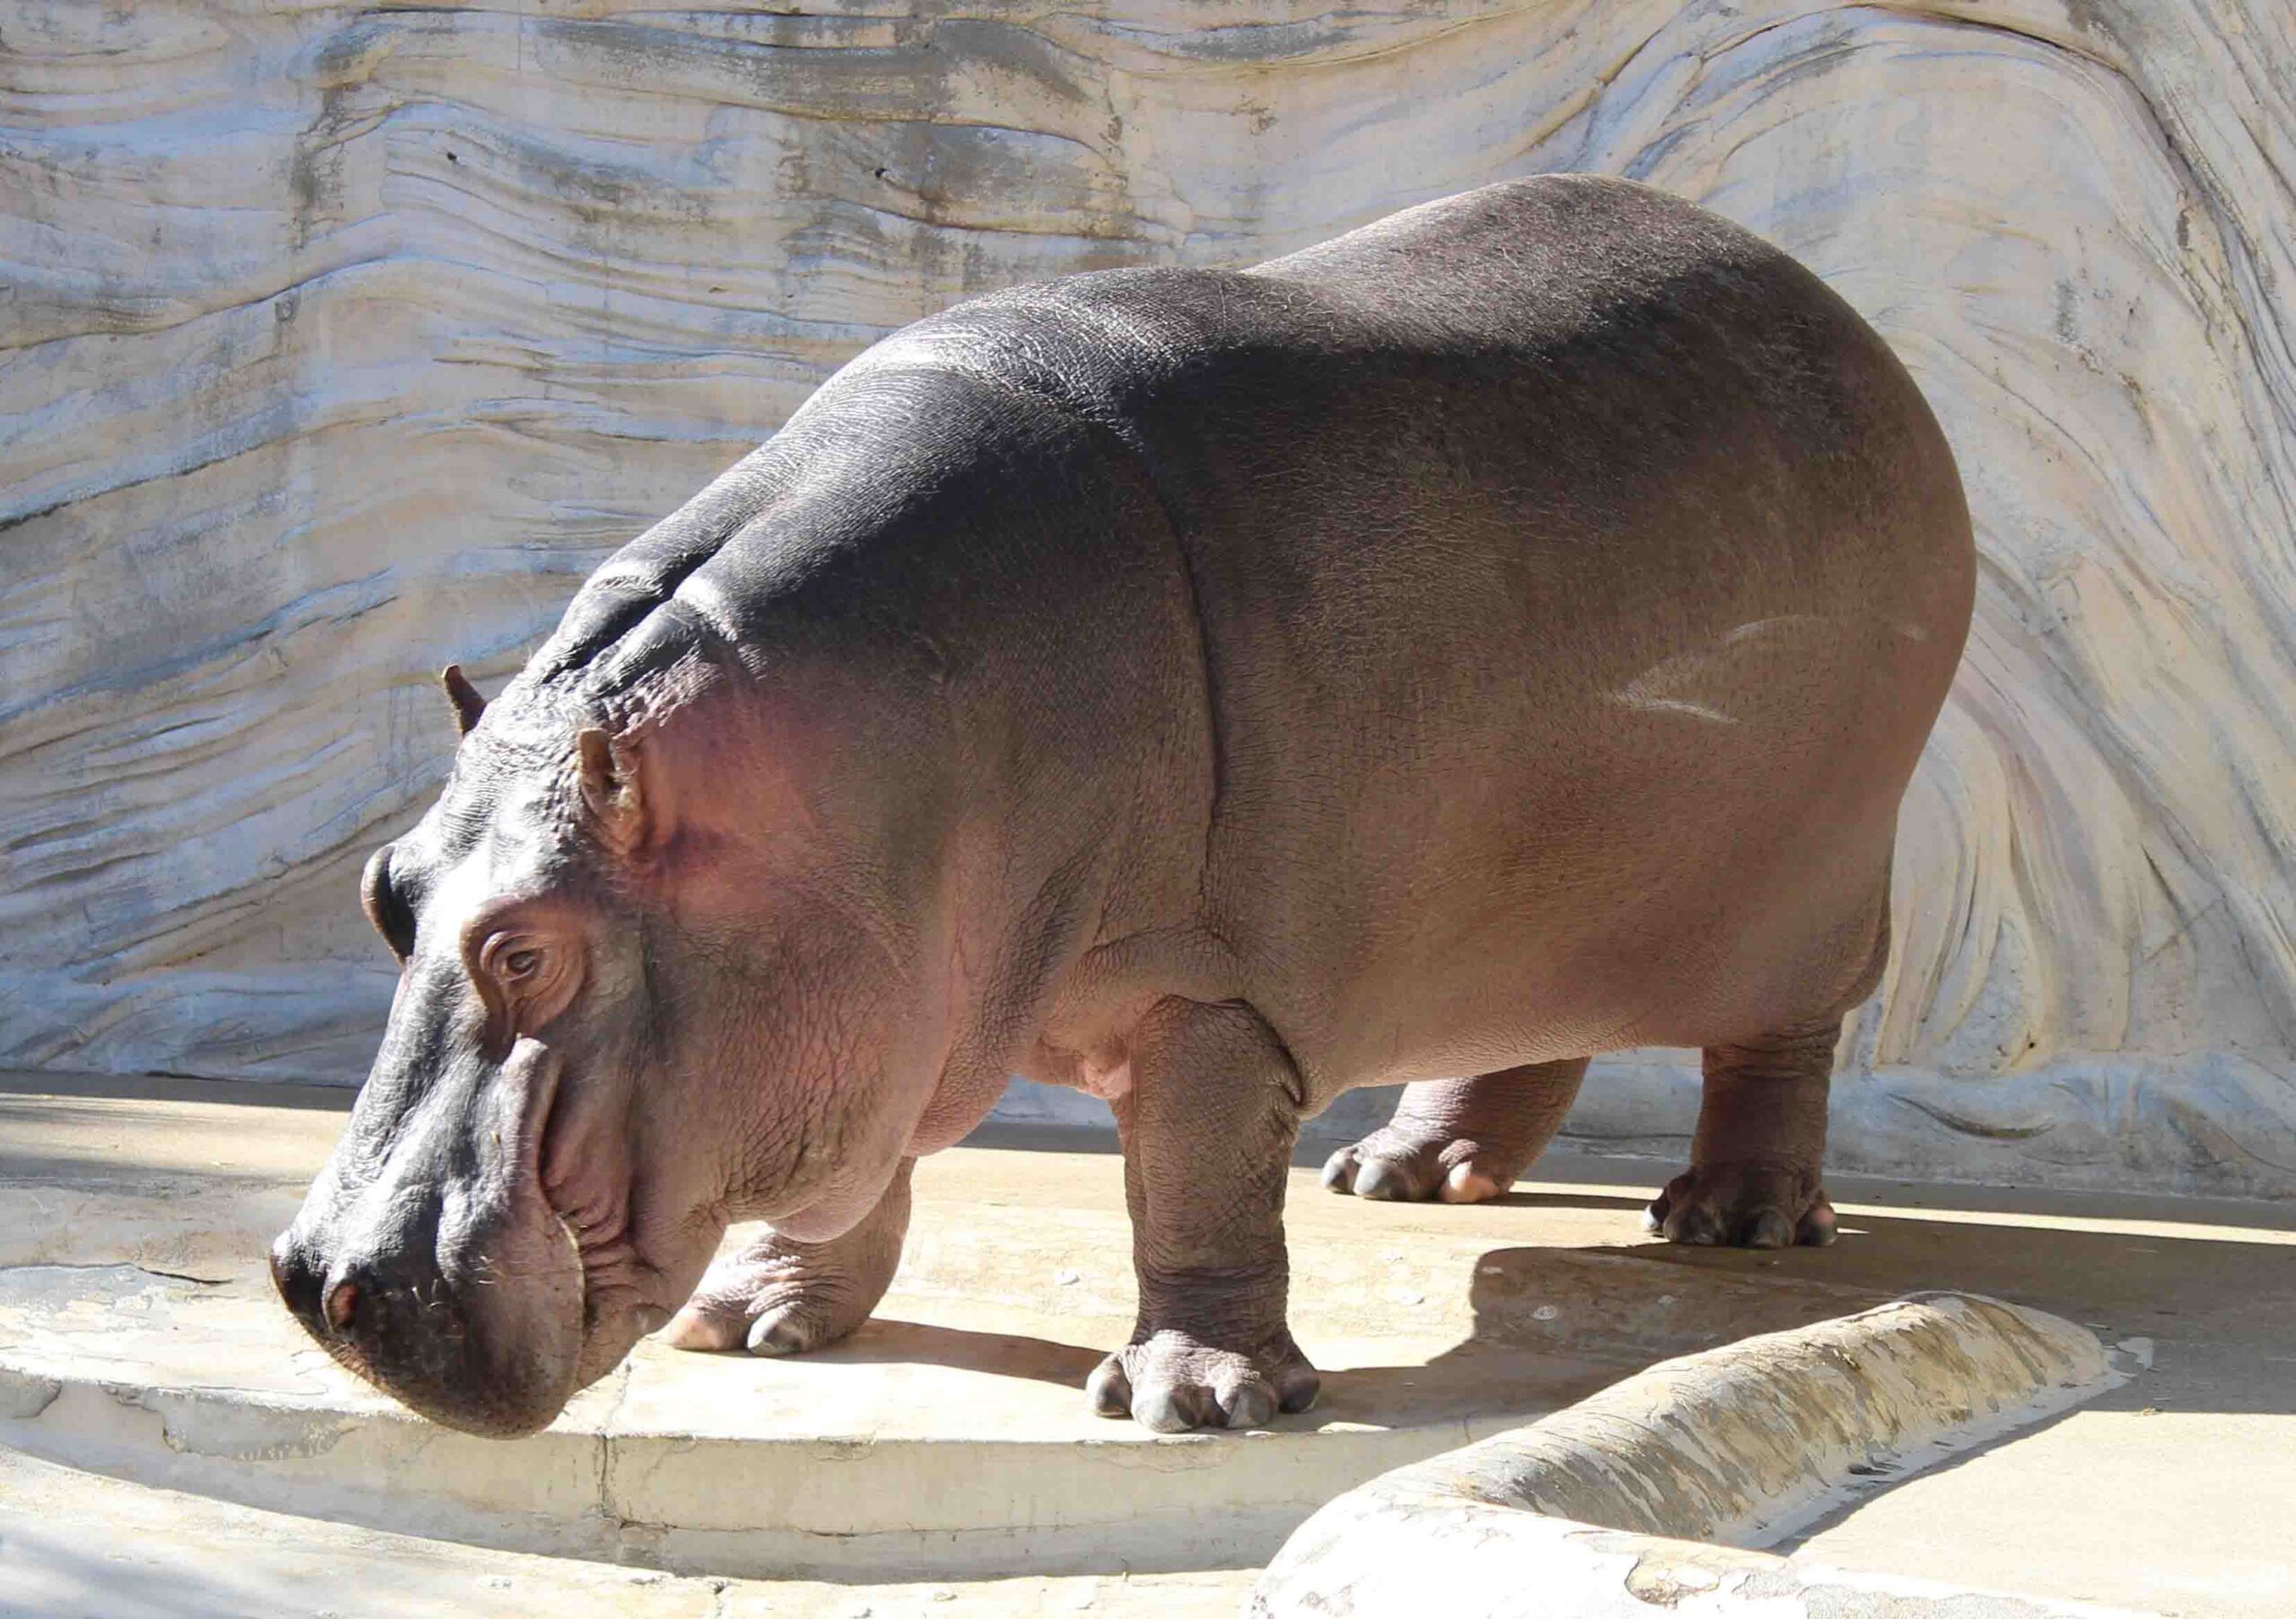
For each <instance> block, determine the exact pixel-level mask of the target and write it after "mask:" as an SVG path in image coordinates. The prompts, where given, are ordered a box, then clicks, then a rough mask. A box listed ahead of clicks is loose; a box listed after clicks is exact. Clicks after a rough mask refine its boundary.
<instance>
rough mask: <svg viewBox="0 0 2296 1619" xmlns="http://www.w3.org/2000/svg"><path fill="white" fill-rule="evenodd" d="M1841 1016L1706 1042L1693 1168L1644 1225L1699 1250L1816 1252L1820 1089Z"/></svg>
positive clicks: (1827, 1234)
mask: <svg viewBox="0 0 2296 1619" xmlns="http://www.w3.org/2000/svg"><path fill="white" fill-rule="evenodd" d="M1840 1034H1841V1019H1840V1018H1839V1017H1833V1018H1826V1019H1820V1020H1816V1021H1813V1022H1811V1023H1801V1024H1796V1025H1794V1026H1791V1027H1788V1028H1785V1029H1780V1030H1778V1031H1773V1032H1770V1033H1767V1034H1761V1035H1757V1036H1755V1037H1754V1038H1752V1039H1751V1040H1746V1041H1744V1042H1743V1043H1740V1044H1735V1045H1727V1046H1709V1047H1707V1048H1706V1052H1705V1075H1706V1084H1705V1092H1704V1094H1703V1096H1702V1098H1701V1099H1700V1103H1699V1110H1698V1131H1697V1134H1696V1135H1695V1136H1693V1137H1692V1142H1691V1154H1690V1168H1689V1169H1688V1170H1687V1171H1684V1172H1683V1173H1682V1174H1680V1175H1677V1176H1675V1177H1674V1179H1672V1180H1670V1181H1668V1182H1667V1183H1666V1188H1665V1190H1664V1191H1663V1192H1661V1193H1659V1194H1658V1198H1657V1202H1655V1203H1653V1204H1652V1205H1651V1206H1650V1208H1649V1212H1648V1214H1647V1215H1645V1217H1644V1218H1645V1222H1646V1223H1647V1224H1648V1227H1649V1229H1650V1230H1651V1231H1653V1232H1662V1233H1664V1235H1665V1238H1666V1240H1668V1241H1670V1242H1681V1243H1685V1244H1690V1245H1692V1246H1696V1247H1703V1248H1789V1247H1792V1246H1793V1245H1794V1244H1796V1243H1803V1244H1806V1245H1809V1246H1812V1247H1823V1246H1824V1245H1825V1244H1827V1243H1829V1242H1831V1241H1832V1240H1833V1239H1834V1229H1835V1228H1834V1214H1833V1206H1832V1205H1831V1203H1829V1202H1827V1201H1826V1194H1825V1187H1824V1185H1823V1171H1824V1163H1825V1153H1826V1089H1827V1083H1828V1081H1829V1079H1830V1078H1831V1075H1832V1072H1833V1054H1834V1045H1835V1042H1836V1041H1837V1040H1839V1038H1840Z"/></svg>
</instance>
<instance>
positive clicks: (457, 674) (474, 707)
mask: <svg viewBox="0 0 2296 1619" xmlns="http://www.w3.org/2000/svg"><path fill="white" fill-rule="evenodd" d="M439 684H441V685H443V686H445V687H446V688H447V696H448V699H449V700H451V701H453V703H454V705H455V734H456V735H457V736H469V735H470V733H471V727H473V726H475V725H476V724H477V723H478V717H479V716H480V715H481V714H483V713H485V712H486V699H484V698H483V697H481V696H480V695H479V694H478V688H477V687H476V686H474V685H473V684H471V683H470V682H469V681H467V680H465V679H464V678H463V666H462V665H460V664H448V666H446V667H445V668H443V669H441V670H439Z"/></svg>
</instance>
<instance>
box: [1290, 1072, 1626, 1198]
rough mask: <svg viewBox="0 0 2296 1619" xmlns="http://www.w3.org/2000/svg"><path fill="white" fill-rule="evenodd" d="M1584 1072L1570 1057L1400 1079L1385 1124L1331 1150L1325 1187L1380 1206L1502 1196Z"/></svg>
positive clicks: (1540, 1147)
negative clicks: (1410, 1081) (1409, 1081)
mask: <svg viewBox="0 0 2296 1619" xmlns="http://www.w3.org/2000/svg"><path fill="white" fill-rule="evenodd" d="M1586 1075H1587V1059H1586V1058H1583V1057H1574V1058H1566V1059H1565V1060H1563V1061H1561V1062H1552V1063H1531V1064H1527V1065H1526V1066H1523V1067H1519V1068H1503V1069H1501V1070H1500V1071H1499V1072H1498V1073H1495V1074H1483V1075H1477V1076H1476V1077H1474V1078H1473V1079H1431V1080H1423V1081H1422V1082H1421V1083H1419V1084H1414V1085H1407V1086H1405V1089H1404V1093H1403V1101H1401V1102H1399V1103H1398V1104H1397V1105H1396V1114H1395V1118H1394V1119H1391V1120H1389V1121H1388V1123H1387V1125H1386V1126H1385V1127H1383V1128H1381V1129H1378V1130H1374V1131H1373V1132H1372V1133H1371V1134H1370V1135H1369V1136H1365V1137H1364V1138H1363V1139H1362V1140H1361V1141H1359V1142H1357V1143H1356V1144H1355V1145H1353V1146H1351V1147H1342V1148H1341V1149H1340V1150H1339V1151H1338V1152H1336V1153H1333V1154H1332V1155H1331V1158H1330V1160H1329V1162H1326V1164H1325V1165H1324V1185H1325V1186H1326V1188H1329V1189H1330V1190H1332V1191H1335V1192H1352V1193H1353V1194H1354V1195H1355V1196H1356V1197H1370V1198H1375V1199H1378V1200H1379V1201H1382V1202H1389V1201H1409V1202H1426V1201H1429V1200H1431V1199H1438V1200H1440V1201H1442V1202H1444V1203H1483V1202H1486V1201H1488V1200H1489V1199H1491V1198H1493V1197H1504V1196H1506V1193H1507V1188H1509V1187H1511V1186H1513V1185H1514V1184H1515V1179H1516V1177H1518V1175H1520V1174H1521V1173H1522V1172H1523V1171H1525V1170H1527V1169H1529V1168H1530V1167H1531V1165H1532V1164H1533V1163H1534V1162H1536V1161H1537V1159H1538V1155H1539V1154H1540V1153H1543V1152H1544V1151H1545V1150H1546V1145H1547V1143H1548V1142H1550V1141H1552V1140H1553V1139H1554V1134H1555V1132H1556V1131H1557V1130H1559V1129H1561V1127H1562V1119H1563V1115H1565V1114H1566V1113H1568V1112H1570V1103H1571V1101H1572V1100H1573V1099H1574V1098H1576V1097H1577V1096H1578V1083H1579V1081H1580V1080H1582V1079H1584V1078H1585V1077H1586Z"/></svg>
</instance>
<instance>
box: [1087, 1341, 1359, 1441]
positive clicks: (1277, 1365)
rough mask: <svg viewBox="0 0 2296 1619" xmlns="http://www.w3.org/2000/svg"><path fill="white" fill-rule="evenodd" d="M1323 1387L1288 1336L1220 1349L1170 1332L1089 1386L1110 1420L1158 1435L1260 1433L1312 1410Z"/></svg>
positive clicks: (1101, 1370) (1112, 1362) (1098, 1373)
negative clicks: (1250, 1347)
mask: <svg viewBox="0 0 2296 1619" xmlns="http://www.w3.org/2000/svg"><path fill="white" fill-rule="evenodd" d="M1322 1388H1323V1380H1322V1379H1321V1378H1319V1377H1318V1376H1317V1374H1316V1369H1315V1368H1314V1367H1313V1366H1310V1365H1309V1364H1308V1357H1307V1356H1306V1355H1303V1354H1300V1348H1299V1345H1296V1344H1294V1343H1292V1341H1291V1335H1290V1334H1288V1333H1286V1334H1284V1335H1283V1336H1282V1337H1281V1338H1280V1340H1279V1341H1278V1342H1277V1343H1276V1344H1275V1345H1273V1346H1271V1347H1270V1348H1269V1349H1268V1350H1266V1351H1265V1352H1263V1353H1261V1354H1241V1353H1239V1352H1238V1351H1235V1350H1232V1349H1215V1348H1213V1347H1212V1346H1211V1345H1208V1344H1205V1343H1204V1342H1203V1341H1202V1340H1200V1339H1198V1338H1195V1337H1191V1336H1189V1335H1187V1333H1184V1332H1175V1331H1170V1330H1166V1331H1163V1332H1158V1333H1154V1334H1152V1335H1151V1336H1148V1337H1147V1338H1145V1339H1143V1340H1141V1341H1139V1342H1137V1343H1134V1344H1130V1345H1126V1346H1125V1347H1124V1348H1122V1349H1119V1350H1118V1351H1117V1352H1116V1353H1115V1354H1112V1355H1110V1356H1109V1358H1108V1359H1107V1360H1105V1361H1102V1362H1100V1365H1099V1366H1098V1367H1097V1368H1095V1369H1094V1371H1093V1372H1092V1375H1091V1378H1090V1379H1089V1380H1086V1382H1085V1384H1084V1392H1085V1393H1086V1394H1087V1395H1088V1396H1089V1397H1091V1402H1092V1409H1093V1410H1094V1411H1096V1412H1098V1413H1099V1414H1100V1415H1102V1416H1130V1417H1131V1418H1133V1419H1134V1420H1135V1422H1137V1423H1140V1424H1141V1425H1142V1426H1143V1427H1145V1428H1148V1429H1150V1430H1152V1431H1153V1432H1157V1433H1186V1432H1187V1431H1188V1430H1189V1429H1191V1428H1258V1427H1263V1426H1265V1424H1266V1423H1269V1422H1271V1421H1272V1420H1274V1416H1275V1414H1276V1413H1277V1412H1279V1411H1283V1412H1287V1413H1288V1412H1295V1411H1305V1410H1307V1409H1308V1407H1309V1406H1312V1405H1314V1404H1315V1403H1316V1396H1317V1395H1318V1393H1319V1392H1321V1390H1322Z"/></svg>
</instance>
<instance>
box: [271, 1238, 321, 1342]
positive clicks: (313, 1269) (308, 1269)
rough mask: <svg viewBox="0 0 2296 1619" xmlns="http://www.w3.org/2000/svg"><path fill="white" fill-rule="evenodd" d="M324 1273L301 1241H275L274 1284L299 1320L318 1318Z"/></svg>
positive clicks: (283, 1239)
mask: <svg viewBox="0 0 2296 1619" xmlns="http://www.w3.org/2000/svg"><path fill="white" fill-rule="evenodd" d="M324 1274H325V1273H324V1272H322V1271H321V1270H320V1269H319V1267H318V1266H316V1265H314V1264H313V1263H312V1262H311V1258H310V1255H309V1253H308V1252H307V1251H306V1250H305V1249H303V1248H302V1247H301V1246H300V1244H298V1243H295V1242H293V1241H291V1240H289V1239H288V1238H285V1237H282V1238H280V1239H279V1240H278V1241H277V1242H274V1244H272V1248H271V1281H272V1284H273V1285H274V1286H275V1287H276V1288H278V1289H279V1296H280V1298H281V1299H283V1300H284V1301H286V1305H287V1308H288V1309H289V1310H291V1311H292V1312H293V1313H294V1315H295V1317H296V1318H297V1319H299V1320H301V1321H304V1322H307V1323H308V1322H311V1321H314V1320H316V1319H317V1316H318V1308H319V1284H320V1282H321V1280H322V1278H323V1276H324Z"/></svg>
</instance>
